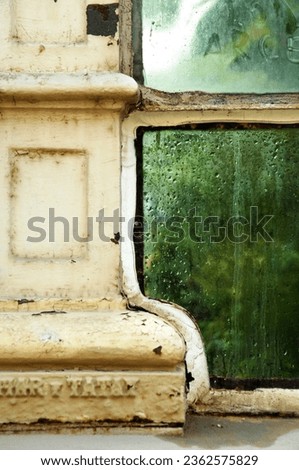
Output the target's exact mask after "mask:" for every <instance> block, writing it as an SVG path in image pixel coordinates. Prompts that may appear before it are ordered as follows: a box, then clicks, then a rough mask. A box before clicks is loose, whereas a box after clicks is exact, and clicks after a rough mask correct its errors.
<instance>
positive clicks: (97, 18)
mask: <svg viewBox="0 0 299 470" xmlns="http://www.w3.org/2000/svg"><path fill="white" fill-rule="evenodd" d="M117 9H118V3H110V4H109V5H98V4H93V5H88V7H87V10H86V15H87V34H92V35H93V36H115V34H116V32H117V24H118V13H117Z"/></svg>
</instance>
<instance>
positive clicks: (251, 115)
mask: <svg viewBox="0 0 299 470" xmlns="http://www.w3.org/2000/svg"><path fill="white" fill-rule="evenodd" d="M132 5H133V0H120V2H119V15H120V71H121V72H122V73H124V74H126V75H130V76H133V67H134V65H133V47H134V45H133V40H132V28H133V25H132ZM139 59H140V58H139ZM137 63H138V61H137ZM139 90H140V99H139V103H138V105H137V107H134V109H130V110H128V115H127V117H126V119H125V120H124V123H123V128H122V139H123V142H122V145H123V155H122V161H123V172H122V175H123V177H122V178H123V179H122V191H123V201H124V212H125V213H126V214H130V215H131V216H132V215H134V213H133V210H134V208H135V205H136V194H134V195H132V194H131V195H130V194H128V192H127V186H128V182H129V180H130V178H131V179H133V181H132V182H133V183H134V184H135V185H136V152H135V147H134V139H135V137H136V134H137V130H138V128H140V127H143V128H146V127H155V128H157V127H164V128H165V127H179V126H185V125H192V124H202V123H217V122H218V123H219V122H223V123H231V122H233V123H241V124H242V123H243V124H244V123H255V124H263V123H267V124H298V126H299V93H275V94H274V93H269V94H262V95H258V94H224V93H221V94H217V93H215V94H210V93H203V92H200V91H195V92H182V93H166V92H162V91H158V90H155V89H151V88H148V87H145V86H144V85H142V84H140V85H139ZM131 189H132V186H131ZM130 250H133V252H134V247H132V246H130V247H129V246H126V245H125V244H124V246H123V251H122V264H123V268H124V271H125V272H126V273H127V279H126V280H125V282H124V285H125V286H127V287H126V288H125V289H126V290H127V292H129V294H130V295H129V298H131V299H134V298H137V296H138V292H139V285H138V282H137V276H136V267H135V264H134V262H133V261H132V259H131V260H129V258H130V253H129V252H130ZM131 254H132V253H131ZM129 277H130V278H131V283H130V282H129V280H128V279H129ZM133 303H134V302H133ZM193 408H194V409H195V410H196V411H197V412H217V413H234V414H240V413H246V414H248V413H249V414H262V413H268V414H284V415H299V390H291V389H279V388H276V389H271V388H270V389H268V388H267V389H256V390H254V391H246V392H245V391H238V390H216V389H212V390H211V389H210V390H209V391H207V390H206V387H204V388H203V392H202V393H201V394H199V395H198V396H197V400H196V403H194V404H193Z"/></svg>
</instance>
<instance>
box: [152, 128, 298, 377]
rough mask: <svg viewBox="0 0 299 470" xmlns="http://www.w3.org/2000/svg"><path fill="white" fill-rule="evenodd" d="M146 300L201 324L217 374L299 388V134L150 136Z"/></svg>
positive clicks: (253, 131) (246, 131) (231, 132)
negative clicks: (176, 308) (284, 381)
mask: <svg viewBox="0 0 299 470" xmlns="http://www.w3.org/2000/svg"><path fill="white" fill-rule="evenodd" d="M143 149H144V150H143V161H144V166H143V170H144V183H143V187H144V217H145V228H144V232H145V233H144V236H145V242H144V251H145V257H144V272H145V293H146V294H147V295H149V296H150V297H155V298H163V299H165V300H170V301H172V302H174V303H177V304H179V305H182V306H184V307H185V308H186V309H187V310H189V311H190V312H191V314H192V315H193V316H194V317H195V318H196V319H197V320H198V322H199V325H200V328H201V331H202V333H203V337H204V341H205V344H206V351H207V355H208V363H209V369H210V373H211V375H218V376H227V377H240V378H298V377H299V340H298V338H299V316H298V300H299V285H298V284H299V252H298V248H299V238H298V227H299V224H298V217H299V216H298V214H299V191H298V189H299V188H298V164H299V150H298V149H299V129H296V128H262V129H254V128H252V129H248V128H247V129H240V128H238V129H234V128H229V129H221V128H213V129H211V128H208V129H201V130H193V131H191V130H190V131H189V130H161V131H147V132H146V133H145V135H144V137H143Z"/></svg>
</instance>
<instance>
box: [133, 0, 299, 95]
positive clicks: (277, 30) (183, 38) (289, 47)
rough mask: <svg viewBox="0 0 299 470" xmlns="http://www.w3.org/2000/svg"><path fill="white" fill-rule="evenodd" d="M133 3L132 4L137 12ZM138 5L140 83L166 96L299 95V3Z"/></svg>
mask: <svg viewBox="0 0 299 470" xmlns="http://www.w3.org/2000/svg"><path fill="white" fill-rule="evenodd" d="M139 5H140V2H139V0H137V1H136V11H137V9H138V7H139ZM142 5H143V6H142V12H141V17H142V24H143V27H142V36H143V41H142V43H143V45H142V55H143V72H144V83H145V85H147V86H150V87H152V88H157V89H161V90H164V91H187V90H189V91H193V90H202V91H206V92H227V93H266V92H298V91H299V1H298V0H143V2H142ZM137 43H138V42H136V44H137ZM137 56H138V54H137V52H136V57H137Z"/></svg>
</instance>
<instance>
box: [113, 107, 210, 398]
mask: <svg viewBox="0 0 299 470" xmlns="http://www.w3.org/2000/svg"><path fill="white" fill-rule="evenodd" d="M142 124H143V123H139V122H137V121H135V119H134V116H133V115H131V116H129V117H128V118H127V119H126V120H125V121H123V126H122V159H121V161H122V169H121V201H122V207H121V213H122V217H123V219H122V220H123V221H125V222H128V221H129V220H133V219H134V216H135V206H136V157H135V148H134V139H135V133H136V129H137V127H139V125H142ZM130 230H131V231H132V227H130V224H128V223H124V224H121V236H122V242H121V244H120V245H121V269H122V289H123V293H124V295H125V296H126V297H127V299H128V302H129V304H130V306H132V307H136V308H142V309H144V310H146V311H148V312H149V313H154V314H156V315H158V316H159V317H161V318H163V319H164V320H166V321H167V322H168V323H170V324H172V325H173V326H174V327H175V328H176V329H177V330H178V331H179V332H180V333H181V334H182V336H183V338H184V341H185V344H186V356H185V363H186V369H187V382H188V383H187V386H188V391H187V392H188V394H187V403H188V404H189V405H190V406H191V405H194V404H195V403H196V402H198V401H200V400H202V399H203V398H204V397H205V396H206V395H207V394H208V393H209V390H210V383H209V374H208V366H207V360H206V355H205V351H204V345H203V341H202V337H201V334H200V331H199V329H198V327H197V325H196V323H195V321H194V320H193V319H192V318H191V316H190V315H189V314H188V312H187V311H186V310H185V309H183V308H181V307H179V306H176V305H174V304H170V303H166V302H163V301H160V300H154V299H150V298H147V297H145V296H144V295H143V294H142V293H141V291H140V288H139V284H138V280H137V275H136V268H135V256H134V244H133V241H132V233H131V232H130Z"/></svg>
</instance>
